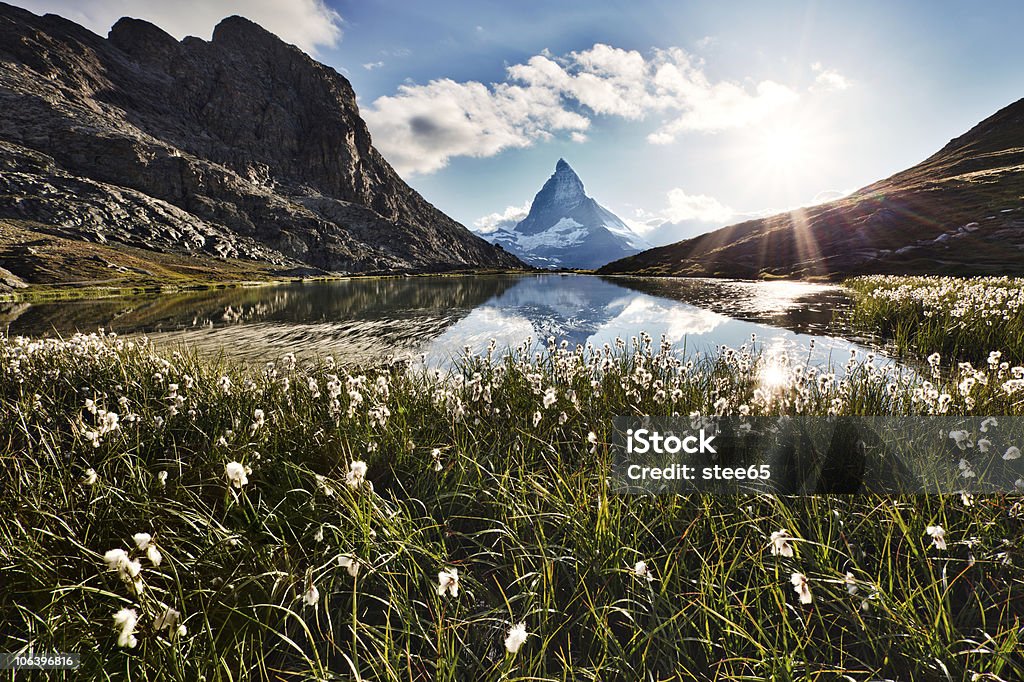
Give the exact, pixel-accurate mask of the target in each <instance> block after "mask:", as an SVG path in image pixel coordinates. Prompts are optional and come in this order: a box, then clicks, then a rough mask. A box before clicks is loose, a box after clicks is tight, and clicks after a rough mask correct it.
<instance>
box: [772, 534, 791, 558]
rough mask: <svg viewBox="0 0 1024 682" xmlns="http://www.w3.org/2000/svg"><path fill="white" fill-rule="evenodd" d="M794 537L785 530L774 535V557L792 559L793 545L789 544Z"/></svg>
mask: <svg viewBox="0 0 1024 682" xmlns="http://www.w3.org/2000/svg"><path fill="white" fill-rule="evenodd" d="M792 537H793V536H792V535H790V534H789V531H788V530H786V529H785V528H783V529H782V530H777V531H775V532H774V533H772V536H771V542H772V556H784V557H792V556H793V545H791V544H789V540H790V538H792Z"/></svg>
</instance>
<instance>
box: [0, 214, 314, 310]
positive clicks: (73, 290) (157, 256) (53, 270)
mask: <svg viewBox="0 0 1024 682" xmlns="http://www.w3.org/2000/svg"><path fill="white" fill-rule="evenodd" d="M4 271H6V272H7V273H9V274H8V275H4ZM313 272H314V271H312V270H310V271H308V273H313ZM308 273H307V274H308ZM300 274H303V273H302V272H300V271H298V270H288V269H282V268H275V267H273V266H271V265H269V264H267V263H259V262H256V261H244V260H233V259H217V258H212V257H209V256H206V255H203V256H199V255H196V256H185V255H181V254H172V253H161V252H159V251H147V250H143V249H139V248H135V247H131V246H125V245H123V244H117V243H114V242H108V243H105V244H97V243H94V242H87V241H80V240H75V239H68V238H66V237H62V236H59V235H56V234H53V233H51V232H50V231H48V229H47V228H46V227H45V226H43V225H39V224H37V223H30V222H25V221H15V220H0V300H2V298H3V297H4V296H6V297H7V298H17V299H24V300H33V301H37V300H60V299H69V298H89V297H92V298H95V297H101V296H117V295H126V294H137V293H145V292H149V293H152V292H158V291H175V290H182V289H195V288H207V287H215V286H225V285H229V284H238V283H243V282H266V281H273V280H280V279H287V278H290V277H295V276H298V275H300ZM5 280H10V281H9V285H8V287H6V292H5V287H4V281H5ZM12 284H13V285H14V286H10V285H12ZM22 285H27V286H25V287H24V288H23V287H22Z"/></svg>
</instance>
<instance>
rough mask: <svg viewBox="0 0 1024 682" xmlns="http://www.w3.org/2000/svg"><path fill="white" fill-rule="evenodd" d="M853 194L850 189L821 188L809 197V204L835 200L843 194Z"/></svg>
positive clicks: (813, 204)
mask: <svg viewBox="0 0 1024 682" xmlns="http://www.w3.org/2000/svg"><path fill="white" fill-rule="evenodd" d="M851 194H853V190H852V189H823V190H821V191H820V192H818V193H817V194H815V195H814V198H813V199H811V203H810V204H809V205H810V206H815V205H817V204H824V203H825V202H827V201H835V200H836V199H842V198H843V197H845V196H849V195H851Z"/></svg>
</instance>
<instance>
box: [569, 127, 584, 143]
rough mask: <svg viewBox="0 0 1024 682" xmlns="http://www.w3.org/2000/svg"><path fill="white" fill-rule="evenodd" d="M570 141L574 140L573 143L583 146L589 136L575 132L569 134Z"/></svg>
mask: <svg viewBox="0 0 1024 682" xmlns="http://www.w3.org/2000/svg"><path fill="white" fill-rule="evenodd" d="M569 139H570V140H572V141H573V142H578V143H580V144H583V143H584V142H586V141H587V136H586V134H585V133H581V132H580V131H578V130H574V131H572V132H571V133H569Z"/></svg>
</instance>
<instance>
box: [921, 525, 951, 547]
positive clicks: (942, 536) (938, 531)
mask: <svg viewBox="0 0 1024 682" xmlns="http://www.w3.org/2000/svg"><path fill="white" fill-rule="evenodd" d="M924 532H925V533H926V534H928V535H930V536H931V538H932V545H934V546H935V549H946V530H945V529H944V528H943V527H942V526H928V527H927V528H925V529H924Z"/></svg>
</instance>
